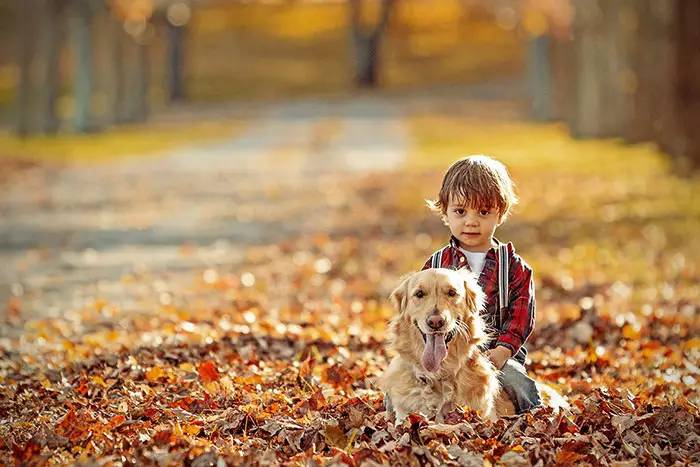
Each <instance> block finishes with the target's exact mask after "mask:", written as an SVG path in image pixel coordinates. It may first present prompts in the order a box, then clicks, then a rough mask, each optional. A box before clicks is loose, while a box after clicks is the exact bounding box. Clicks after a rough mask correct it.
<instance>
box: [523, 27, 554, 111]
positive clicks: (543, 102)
mask: <svg viewBox="0 0 700 467" xmlns="http://www.w3.org/2000/svg"><path fill="white" fill-rule="evenodd" d="M551 45H552V44H551V40H550V37H549V36H547V35H544V34H542V35H538V36H534V37H531V38H530V39H529V40H528V75H529V82H530V98H531V105H532V113H533V116H534V117H535V119H537V120H541V121H547V120H550V119H551V118H552V82H551V77H552V66H551V52H550V50H551V49H550V48H551Z"/></svg>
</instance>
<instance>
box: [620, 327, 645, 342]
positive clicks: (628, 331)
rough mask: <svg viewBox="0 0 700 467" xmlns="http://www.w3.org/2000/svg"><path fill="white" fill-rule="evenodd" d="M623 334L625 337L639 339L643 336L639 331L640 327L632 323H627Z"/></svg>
mask: <svg viewBox="0 0 700 467" xmlns="http://www.w3.org/2000/svg"><path fill="white" fill-rule="evenodd" d="M622 336H623V337H624V338H625V339H630V340H634V339H639V338H640V337H641V333H640V332H639V327H637V326H633V325H631V324H625V327H623V328H622Z"/></svg>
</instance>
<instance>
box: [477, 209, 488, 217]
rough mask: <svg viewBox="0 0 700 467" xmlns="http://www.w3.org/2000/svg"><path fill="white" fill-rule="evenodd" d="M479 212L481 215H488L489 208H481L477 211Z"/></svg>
mask: <svg viewBox="0 0 700 467" xmlns="http://www.w3.org/2000/svg"><path fill="white" fill-rule="evenodd" d="M479 213H480V214H481V215H482V216H488V215H489V214H491V210H490V209H482V210H481V211H479Z"/></svg>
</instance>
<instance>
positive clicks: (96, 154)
mask: <svg viewBox="0 0 700 467" xmlns="http://www.w3.org/2000/svg"><path fill="white" fill-rule="evenodd" d="M243 126H244V124H243V123H242V122H239V121H231V120H217V121H205V122H197V123H187V124H185V123H177V124H167V125H165V124H148V125H133V126H123V127H118V128H114V129H111V130H108V131H105V132H102V133H94V134H60V135H57V136H39V137H32V138H29V139H22V138H18V137H17V136H14V135H12V134H10V133H8V132H4V133H0V158H4V159H8V158H9V159H21V160H30V161H36V162H43V163H46V162H49V163H86V162H89V163H105V162H112V161H115V160H120V159H126V158H130V157H138V156H143V155H157V154H159V153H162V152H164V151H167V150H170V149H173V148H176V147H180V146H187V145H189V144H193V143H197V142H202V141H209V140H217V139H222V138H226V137H230V136H233V135H235V134H236V133H237V132H239V131H240V130H241V128H243Z"/></svg>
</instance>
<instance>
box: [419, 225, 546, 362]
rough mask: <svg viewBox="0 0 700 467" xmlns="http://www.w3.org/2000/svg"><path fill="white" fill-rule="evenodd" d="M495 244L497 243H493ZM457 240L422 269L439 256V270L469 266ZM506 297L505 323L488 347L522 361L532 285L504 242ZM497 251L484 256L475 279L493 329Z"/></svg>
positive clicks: (531, 315) (530, 325)
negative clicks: (505, 350) (506, 350)
mask: <svg viewBox="0 0 700 467" xmlns="http://www.w3.org/2000/svg"><path fill="white" fill-rule="evenodd" d="M496 243H500V242H498V240H496ZM458 245H459V244H458V242H457V239H456V238H454V237H451V238H450V243H449V244H448V245H446V246H444V247H443V248H441V249H439V250H437V251H436V252H435V253H433V254H432V255H430V257H429V258H428V260H427V261H426V262H425V264H424V265H423V269H430V268H431V267H432V263H433V260H434V259H435V258H438V257H439V254H440V253H442V257H441V261H440V267H443V268H448V269H461V268H463V267H466V268H467V269H469V270H471V268H470V267H469V262H468V261H467V257H466V255H465V254H464V253H463V252H462V251H461V250H460V249H459V248H458ZM508 261H509V263H508V264H509V267H508V271H509V274H508V294H509V303H508V307H507V313H506V317H505V322H504V323H501V326H500V329H497V331H498V333H499V335H498V337H497V338H496V340H495V342H492V343H491V345H490V347H495V346H497V345H502V346H505V347H507V348H509V349H510V351H511V352H512V353H513V357H515V356H516V354H518V353H519V352H520V354H519V355H517V356H518V358H516V360H520V361H521V363H522V362H524V361H525V357H526V355H527V351H526V350H525V348H524V347H523V344H525V341H527V338H528V337H529V336H530V334H531V333H532V329H533V327H534V325H535V282H534V279H533V275H532V269H531V268H530V266H528V265H527V263H525V261H523V259H522V258H521V257H520V256H518V255H517V254H515V248H514V247H513V244H512V243H508ZM497 263H498V248H497V247H492V248H491V249H490V250H488V252H487V253H486V259H485V260H484V268H483V269H482V271H481V275H480V276H479V285H480V286H481V288H482V289H483V290H484V293H485V294H486V315H485V317H486V320H487V323H489V324H490V325H491V326H493V327H494V328H496V323H497V316H498V264H497Z"/></svg>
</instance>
